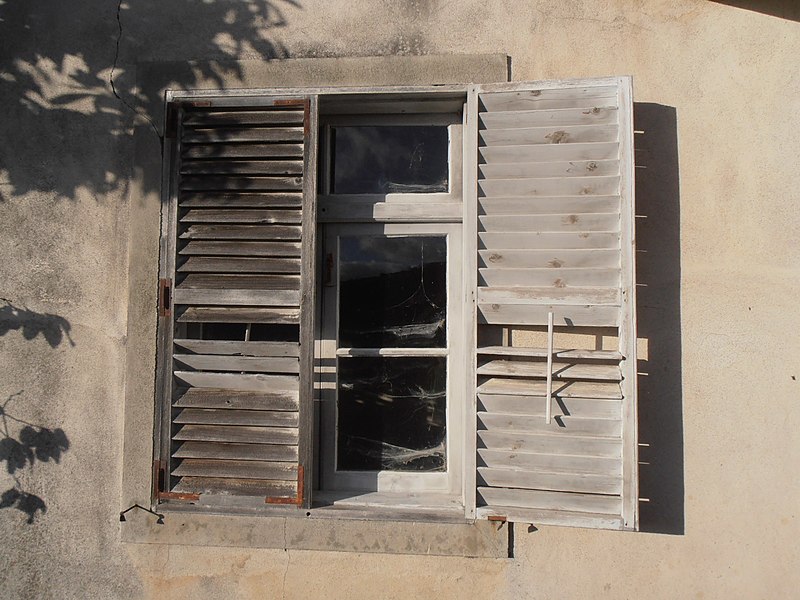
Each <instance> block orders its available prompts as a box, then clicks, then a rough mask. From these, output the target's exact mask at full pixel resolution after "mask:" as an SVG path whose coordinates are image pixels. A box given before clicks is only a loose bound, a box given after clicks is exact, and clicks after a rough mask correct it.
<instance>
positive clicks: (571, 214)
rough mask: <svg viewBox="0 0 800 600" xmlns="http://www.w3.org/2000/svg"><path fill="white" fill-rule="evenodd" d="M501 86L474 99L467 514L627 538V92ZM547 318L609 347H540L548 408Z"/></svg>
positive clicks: (630, 382) (626, 87) (613, 86)
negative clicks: (472, 418)
mask: <svg viewBox="0 0 800 600" xmlns="http://www.w3.org/2000/svg"><path fill="white" fill-rule="evenodd" d="M531 85H532V84H531ZM508 87H513V88H514V89H512V90H509V91H505V90H504V89H503V86H500V85H498V86H486V87H485V88H484V87H478V88H477V90H476V94H477V102H476V103H475V105H476V106H477V109H478V114H477V116H476V119H477V128H478V131H477V134H476V138H477V142H478V148H477V152H476V158H477V161H478V165H477V177H478V179H477V198H476V200H475V209H476V210H477V215H476V216H475V218H474V221H473V223H474V225H473V227H474V228H475V229H474V235H475V236H476V238H477V242H478V243H477V255H478V256H477V261H475V263H474V264H475V267H476V269H477V272H476V274H475V282H476V284H477V287H476V288H475V290H474V292H475V295H474V298H475V301H476V302H475V313H474V314H475V323H476V327H477V348H476V352H477V354H476V357H475V359H476V363H475V374H476V381H475V386H476V387H475V389H476V394H477V474H476V477H477V482H476V483H477V489H476V492H477V514H478V516H502V517H506V518H508V519H509V520H512V521H523V522H530V523H543V524H548V523H552V524H560V525H575V526H589V527H604V528H612V529H635V528H636V527H637V523H636V508H635V507H636V501H637V498H636V497H635V496H636V492H635V490H636V485H635V471H634V470H633V469H635V420H633V419H632V415H633V414H634V412H633V411H634V410H635V377H636V368H635V366H636V357H635V326H634V322H633V308H632V303H633V298H634V296H633V292H634V290H633V283H632V282H633V273H632V260H633V256H632V253H633V232H632V219H633V212H632V211H633V197H632V183H633V177H632V165H631V164H630V161H631V155H632V154H631V153H632V126H631V119H632V104H631V101H630V82H629V80H627V79H618V80H613V81H611V82H609V80H601V81H598V82H596V83H595V82H589V83H583V84H581V85H574V84H569V83H557V84H549V86H545V87H546V88H547V89H531V88H530V87H529V86H528V85H527V84H520V85H512V86H506V88H508ZM472 251H473V252H475V251H476V250H472ZM548 313H552V314H553V317H554V322H555V325H556V342H557V345H562V347H563V342H562V341H561V340H560V339H559V336H566V335H570V334H572V335H574V334H583V335H589V334H594V339H595V340H598V341H600V340H604V339H605V337H608V338H609V339H611V338H615V337H616V338H617V339H618V340H619V345H618V348H611V349H608V348H603V349H592V348H591V347H586V348H567V349H558V350H554V351H553V360H552V370H551V371H550V375H551V377H552V394H553V395H552V397H551V398H548V397H547V393H548V388H547V381H546V380H547V378H548V362H547V355H548V350H547V348H546V346H547V343H546V342H540V341H537V340H541V339H542V336H544V335H545V334H546V332H547V323H548ZM574 328H581V329H574ZM587 328H593V329H587ZM573 332H574V333H573ZM526 335H527V338H526V337H525V336H526ZM500 338H502V340H503V341H502V343H501V344H500V345H498V342H499V340H500ZM564 339H569V338H566V337H565V338H564ZM518 340H521V343H520V342H518ZM529 340H530V341H529ZM537 343H539V344H542V346H541V347H535V348H533V347H532V348H527V347H521V346H526V345H535V344H537ZM598 347H602V346H598ZM548 403H549V404H550V407H551V410H552V420H551V421H550V422H548V420H547V417H546V414H547V413H548V411H547V406H548ZM632 456H633V458H632ZM631 464H633V467H632V466H631Z"/></svg>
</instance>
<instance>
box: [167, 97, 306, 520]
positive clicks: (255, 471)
mask: <svg viewBox="0 0 800 600" xmlns="http://www.w3.org/2000/svg"><path fill="white" fill-rule="evenodd" d="M229 102H230V101H229ZM238 102H239V104H240V105H239V106H236V105H231V104H230V103H229V104H226V103H225V100H224V99H211V100H207V99H203V100H200V101H194V102H180V103H177V102H176V103H172V104H170V105H169V108H170V111H171V118H172V119H173V122H174V135H175V139H174V141H173V142H172V143H171V144H170V148H169V150H170V151H171V153H172V160H171V162H170V175H171V185H170V188H171V190H172V193H171V198H170V205H169V210H168V211H167V212H166V213H165V219H164V226H163V236H162V237H163V240H164V241H163V242H162V265H161V273H162V275H161V276H162V286H161V290H162V291H161V294H160V299H159V301H160V303H161V306H160V311H161V315H162V316H161V320H160V325H161V331H160V356H159V375H160V380H159V387H160V391H161V394H162V396H163V400H164V403H163V407H164V409H163V412H162V415H161V417H162V423H161V442H160V450H161V452H160V461H159V462H158V463H157V469H158V476H159V479H160V481H159V484H158V490H157V495H158V498H159V500H161V501H192V502H198V503H204V504H219V503H225V504H232V503H238V504H245V505H247V504H251V505H252V504H260V505H261V506H263V505H264V503H279V504H297V505H301V504H308V502H309V501H310V499H309V497H308V496H309V493H308V492H309V491H310V486H309V485H307V483H308V482H309V481H310V479H309V477H310V471H311V469H310V468H309V469H304V468H303V467H304V466H305V465H309V466H310V456H311V429H312V424H311V409H310V406H311V390H312V378H311V373H312V360H313V322H312V321H313V315H314V306H313V275H314V256H315V248H314V238H315V191H314V190H315V172H316V167H315V165H314V164H313V162H314V161H313V157H314V156H315V151H314V147H315V144H316V141H315V136H316V131H315V127H314V126H312V124H313V123H315V121H316V100H315V99H314V98H311V99H308V98H276V99H266V100H264V99H259V100H258V103H257V104H255V105H252V106H241V104H242V103H243V102H242V100H241V99H240V100H239V101H238ZM245 103H246V101H245ZM168 130H169V126H168ZM170 296H171V297H170Z"/></svg>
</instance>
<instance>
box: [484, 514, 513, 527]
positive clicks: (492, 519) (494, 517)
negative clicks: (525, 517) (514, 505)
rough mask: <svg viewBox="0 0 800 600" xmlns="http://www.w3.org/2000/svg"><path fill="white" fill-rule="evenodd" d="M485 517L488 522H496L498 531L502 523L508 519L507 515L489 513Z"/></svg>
mask: <svg viewBox="0 0 800 600" xmlns="http://www.w3.org/2000/svg"><path fill="white" fill-rule="evenodd" d="M487 519H488V520H489V522H490V523H497V530H498V531H500V529H502V528H503V525H505V524H506V521H508V518H507V517H503V516H500V515H490V516H488V517H487Z"/></svg>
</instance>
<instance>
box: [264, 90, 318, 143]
mask: <svg viewBox="0 0 800 600" xmlns="http://www.w3.org/2000/svg"><path fill="white" fill-rule="evenodd" d="M273 106H302V107H303V135H304V136H306V137H307V136H308V133H309V131H311V99H310V98H281V99H278V100H275V102H273Z"/></svg>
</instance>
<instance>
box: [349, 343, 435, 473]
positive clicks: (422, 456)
mask: <svg viewBox="0 0 800 600" xmlns="http://www.w3.org/2000/svg"><path fill="white" fill-rule="evenodd" d="M338 371H339V384H338V391H339V394H338V412H337V415H338V419H337V421H338V422H337V441H336V444H337V469H338V470H340V471H436V472H442V471H445V470H446V464H447V463H446V439H447V438H446V431H445V424H446V415H445V412H446V381H447V359H446V358H445V357H369V358H361V357H358V358H340V359H339V360H338Z"/></svg>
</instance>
